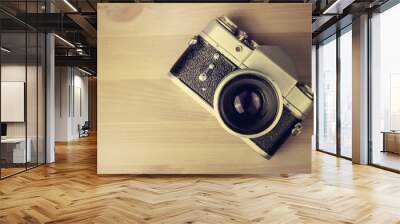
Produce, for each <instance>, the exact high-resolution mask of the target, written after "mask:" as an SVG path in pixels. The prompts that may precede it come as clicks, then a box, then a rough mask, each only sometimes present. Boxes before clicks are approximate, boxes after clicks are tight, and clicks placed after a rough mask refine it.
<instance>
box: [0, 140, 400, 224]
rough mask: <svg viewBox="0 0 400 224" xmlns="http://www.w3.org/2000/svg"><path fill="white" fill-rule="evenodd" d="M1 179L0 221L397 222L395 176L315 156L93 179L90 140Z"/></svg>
mask: <svg viewBox="0 0 400 224" xmlns="http://www.w3.org/2000/svg"><path fill="white" fill-rule="evenodd" d="M56 158H57V161H56V163H54V164H49V165H45V166H41V167H39V168H36V169H33V170H29V171H27V172H25V173H21V174H19V175H16V176H13V177H10V178H7V179H5V180H2V181H0V223H400V200H399V199H400V175H399V174H396V173H391V172H388V171H384V170H380V169H377V168H374V167H370V166H360V165H354V164H352V163H351V162H350V161H348V160H343V159H339V158H336V157H333V156H330V155H326V154H323V153H320V152H313V173H312V174H307V175H306V174H303V175H288V176H287V177H266V176H251V175H227V176H224V175H217V176H210V175H178V176H173V175H157V176H151V175H139V176H133V175H97V174H96V138H95V137H94V136H91V137H88V138H84V139H81V140H79V141H74V142H70V143H68V144H57V147H56Z"/></svg>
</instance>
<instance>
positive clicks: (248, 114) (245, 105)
mask: <svg viewBox="0 0 400 224" xmlns="http://www.w3.org/2000/svg"><path fill="white" fill-rule="evenodd" d="M278 106H279V100H278V95H277V93H276V91H275V89H274V87H273V86H272V85H271V83H270V82H269V81H267V80H265V79H263V78H260V77H259V76H255V75H252V74H247V75H242V76H238V77H236V78H234V79H232V80H230V81H229V82H228V83H227V84H226V85H225V86H224V88H223V89H222V91H221V92H220V97H219V102H218V109H219V113H220V115H221V118H222V120H223V121H224V123H225V124H226V125H227V126H228V127H229V128H230V129H232V130H233V131H235V132H238V133H241V134H257V133H259V132H262V131H264V130H265V129H267V128H268V127H269V126H270V125H271V124H272V123H273V121H274V120H275V118H276V115H277V113H278Z"/></svg>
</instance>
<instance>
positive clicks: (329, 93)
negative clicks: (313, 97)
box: [317, 37, 336, 153]
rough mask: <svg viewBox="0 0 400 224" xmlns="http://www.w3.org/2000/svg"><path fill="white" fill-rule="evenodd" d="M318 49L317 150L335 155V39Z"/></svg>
mask: <svg viewBox="0 0 400 224" xmlns="http://www.w3.org/2000/svg"><path fill="white" fill-rule="evenodd" d="M331 39H332V40H331V41H327V42H326V43H323V44H321V45H319V47H318V102H317V103H318V105H317V106H318V121H317V122H318V149H320V150H323V151H327V152H330V153H336V37H332V38H331Z"/></svg>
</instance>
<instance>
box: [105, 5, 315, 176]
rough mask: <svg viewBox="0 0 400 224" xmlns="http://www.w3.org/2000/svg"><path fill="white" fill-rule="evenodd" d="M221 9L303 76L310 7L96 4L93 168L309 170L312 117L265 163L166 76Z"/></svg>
mask: <svg viewBox="0 0 400 224" xmlns="http://www.w3.org/2000/svg"><path fill="white" fill-rule="evenodd" d="M221 15H227V16H229V17H231V18H232V20H233V21H235V22H236V23H237V24H238V25H239V26H240V27H241V28H243V29H244V30H246V31H248V32H249V34H250V35H251V36H253V37H254V39H255V40H257V41H258V42H259V43H260V44H272V45H279V46H281V47H282V48H283V49H284V50H286V51H287V52H288V54H289V55H290V56H291V57H293V58H294V59H295V60H294V61H295V63H296V67H297V70H298V73H299V79H300V80H301V81H303V82H308V83H309V82H310V80H311V73H310V65H311V27H310V25H309V23H310V21H311V5H309V4H99V5H98V71H99V72H98V135H99V141H98V172H99V173H100V174H115V173H120V174H121V173H128V174H172V173H177V174H189V173H200V174H211V173H213V174H224V173H229V174H234V173H259V174H266V173H273V174H279V173H295V172H309V171H310V168H311V167H310V150H311V146H310V145H311V133H312V116H309V117H308V119H307V121H305V128H304V132H303V133H302V134H301V135H300V136H298V137H293V138H291V139H289V141H287V142H286V143H285V145H284V146H283V147H282V148H281V149H280V151H279V152H278V153H277V154H276V155H275V156H274V157H273V158H272V159H271V160H269V161H268V160H265V159H264V158H262V157H261V156H259V155H258V154H257V153H256V152H254V151H253V150H252V149H251V148H250V147H249V146H247V145H246V144H245V143H243V142H242V141H241V140H240V139H238V138H236V137H234V136H231V135H229V134H228V133H226V131H224V130H223V128H222V127H220V126H219V124H218V123H217V121H216V119H215V118H214V117H213V116H212V115H210V114H209V113H208V112H207V111H206V110H204V109H203V108H202V107H201V106H199V105H198V104H197V103H196V102H195V101H194V100H193V99H192V98H190V97H189V96H187V95H186V94H185V93H184V92H183V91H182V90H181V89H179V88H177V86H175V85H174V84H173V83H172V81H171V80H169V79H168V77H167V75H166V74H167V72H168V71H169V69H170V68H171V66H172V65H173V63H174V62H175V61H176V60H177V58H178V57H179V55H180V54H181V53H182V52H183V50H184V49H185V48H186V47H187V42H188V40H189V39H190V38H191V37H192V36H193V35H196V34H198V33H199V32H200V31H201V30H202V29H203V28H204V27H205V26H206V25H207V24H208V22H209V21H211V20H212V19H215V18H216V17H218V16H221Z"/></svg>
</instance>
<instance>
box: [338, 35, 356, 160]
mask: <svg viewBox="0 0 400 224" xmlns="http://www.w3.org/2000/svg"><path fill="white" fill-rule="evenodd" d="M352 74H353V73H352V35H351V30H349V31H347V32H346V33H344V34H342V35H341V36H340V153H341V155H342V156H345V157H349V158H351V157H352V148H351V141H352V139H351V137H352V125H351V124H352Z"/></svg>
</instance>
